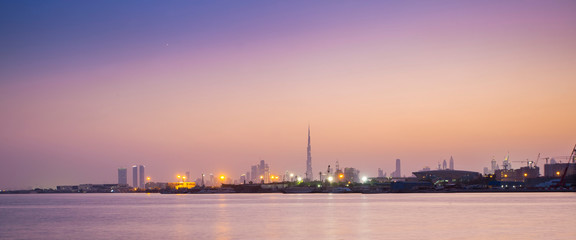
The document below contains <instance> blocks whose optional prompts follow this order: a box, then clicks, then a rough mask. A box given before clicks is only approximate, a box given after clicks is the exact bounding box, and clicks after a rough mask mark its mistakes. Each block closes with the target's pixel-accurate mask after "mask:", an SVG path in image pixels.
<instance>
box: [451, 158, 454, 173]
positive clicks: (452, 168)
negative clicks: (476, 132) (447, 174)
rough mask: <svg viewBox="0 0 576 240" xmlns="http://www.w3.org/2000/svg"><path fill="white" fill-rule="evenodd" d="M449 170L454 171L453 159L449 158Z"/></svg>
mask: <svg viewBox="0 0 576 240" xmlns="http://www.w3.org/2000/svg"><path fill="white" fill-rule="evenodd" d="M450 170H454V158H452V156H450Z"/></svg>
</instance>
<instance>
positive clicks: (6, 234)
mask: <svg viewBox="0 0 576 240" xmlns="http://www.w3.org/2000/svg"><path fill="white" fill-rule="evenodd" d="M575 214H576V194H574V193H457V194H456V193H454V194H367V195H366V194H364V195H363V194H303V195H299V194H294V195H292V194H220V195H207V194H206V195H162V194H27V195H0V239H120V238H124V239H162V238H163V239H331V240H332V239H523V240H524V239H576V228H575V227H573V225H574V220H573V218H574V215H575Z"/></svg>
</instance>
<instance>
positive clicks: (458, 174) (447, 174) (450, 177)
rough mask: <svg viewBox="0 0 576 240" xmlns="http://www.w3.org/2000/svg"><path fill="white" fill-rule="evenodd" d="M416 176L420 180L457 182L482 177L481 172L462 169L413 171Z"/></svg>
mask: <svg viewBox="0 0 576 240" xmlns="http://www.w3.org/2000/svg"><path fill="white" fill-rule="evenodd" d="M412 174H414V176H416V178H417V179H418V180H420V181H431V182H438V181H444V182H456V181H471V180H476V179H480V178H482V174H480V173H479V172H472V171H462V170H431V171H419V172H413V173H412Z"/></svg>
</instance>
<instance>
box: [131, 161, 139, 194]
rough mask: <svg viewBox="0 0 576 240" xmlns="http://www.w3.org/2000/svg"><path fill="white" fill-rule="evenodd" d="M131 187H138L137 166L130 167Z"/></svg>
mask: <svg viewBox="0 0 576 240" xmlns="http://www.w3.org/2000/svg"><path fill="white" fill-rule="evenodd" d="M132 187H135V188H137V187H138V166H136V165H134V166H132Z"/></svg>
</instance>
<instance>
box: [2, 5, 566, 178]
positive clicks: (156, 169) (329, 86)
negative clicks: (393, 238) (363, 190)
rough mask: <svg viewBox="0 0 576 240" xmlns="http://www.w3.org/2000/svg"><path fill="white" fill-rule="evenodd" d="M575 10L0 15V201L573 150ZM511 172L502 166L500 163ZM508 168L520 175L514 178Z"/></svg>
mask: <svg viewBox="0 0 576 240" xmlns="http://www.w3.org/2000/svg"><path fill="white" fill-rule="evenodd" d="M575 13H576V3H575V2H572V1H545V2H544V1H522V2H520V1H507V2H501V1H482V2H468V1H465V2H463V1H443V2H441V3H438V2H427V1H422V2H417V1H410V2H405V1H402V2H392V1H362V2H355V1H354V2H353V1H349V2H333V1H314V2H309V1H290V2H276V1H266V2H264V1H242V2H239V1H218V2H216V3H214V2H197V1H192V2H170V3H166V2H152V1H150V2H149V1H138V2H137V1H123V2H120V3H118V2H112V1H98V2H82V3H79V2H73V1H54V2H40V1H38V2H36V1H34V2H31V1H2V2H0V116H2V120H0V122H1V124H0V163H2V167H1V168H0V189H14V188H27V187H36V186H38V187H50V186H55V185H64V184H78V183H107V182H109V183H113V182H115V181H116V179H117V176H116V173H117V172H116V169H117V168H122V167H129V166H131V165H132V164H133V163H135V162H137V163H139V164H140V163H141V164H142V165H145V166H146V168H147V169H146V172H147V174H149V175H150V176H152V177H153V179H154V181H172V180H174V179H173V176H174V174H175V173H177V172H179V173H183V172H184V171H188V170H190V171H191V175H192V176H200V174H201V173H210V172H212V173H214V174H215V175H216V176H219V175H220V174H224V175H226V176H240V174H242V173H243V172H242V171H239V170H238V171H237V169H244V168H245V167H246V166H249V165H251V163H253V162H255V161H258V160H260V159H264V160H266V162H269V163H270V165H271V167H272V168H273V169H272V170H271V171H274V172H280V173H281V172H284V171H285V170H288V171H293V172H297V173H298V174H300V175H304V174H305V171H306V169H305V168H304V165H303V164H302V162H303V159H305V158H306V152H305V150H304V147H303V145H304V142H305V140H304V139H305V136H306V125H307V124H308V123H312V125H313V126H314V162H313V165H312V167H313V168H314V169H325V168H326V166H328V165H329V164H333V163H334V162H336V160H338V161H339V162H340V164H341V165H342V166H346V167H354V168H357V169H359V170H360V171H361V172H362V174H367V175H369V176H376V174H377V169H378V168H382V169H384V171H385V172H387V173H390V172H392V170H393V169H394V162H395V160H396V159H402V171H403V174H408V173H410V172H412V171H416V170H419V169H422V168H423V167H424V166H430V167H431V168H434V166H435V165H436V164H437V162H439V161H442V160H443V159H447V158H449V157H450V156H454V159H455V161H456V162H457V169H466V170H471V171H478V172H482V168H483V167H485V166H489V165H490V161H491V160H492V156H495V158H496V160H497V161H498V162H501V161H502V159H503V158H504V157H505V156H506V155H507V152H510V159H511V160H513V161H516V160H518V161H523V160H526V159H527V158H529V159H531V160H534V159H535V158H536V156H537V155H538V153H542V156H550V157H553V156H562V155H569V153H570V151H571V148H572V146H574V144H575V143H576V134H575V133H576V125H574V122H576V113H575V112H574V110H573V109H574V104H575V103H576V94H574V89H576V81H575V80H574V77H575V76H576V69H575V68H574V66H576V45H575V44H574V42H576V14H575ZM513 166H514V165H513ZM514 167H516V166H514Z"/></svg>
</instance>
